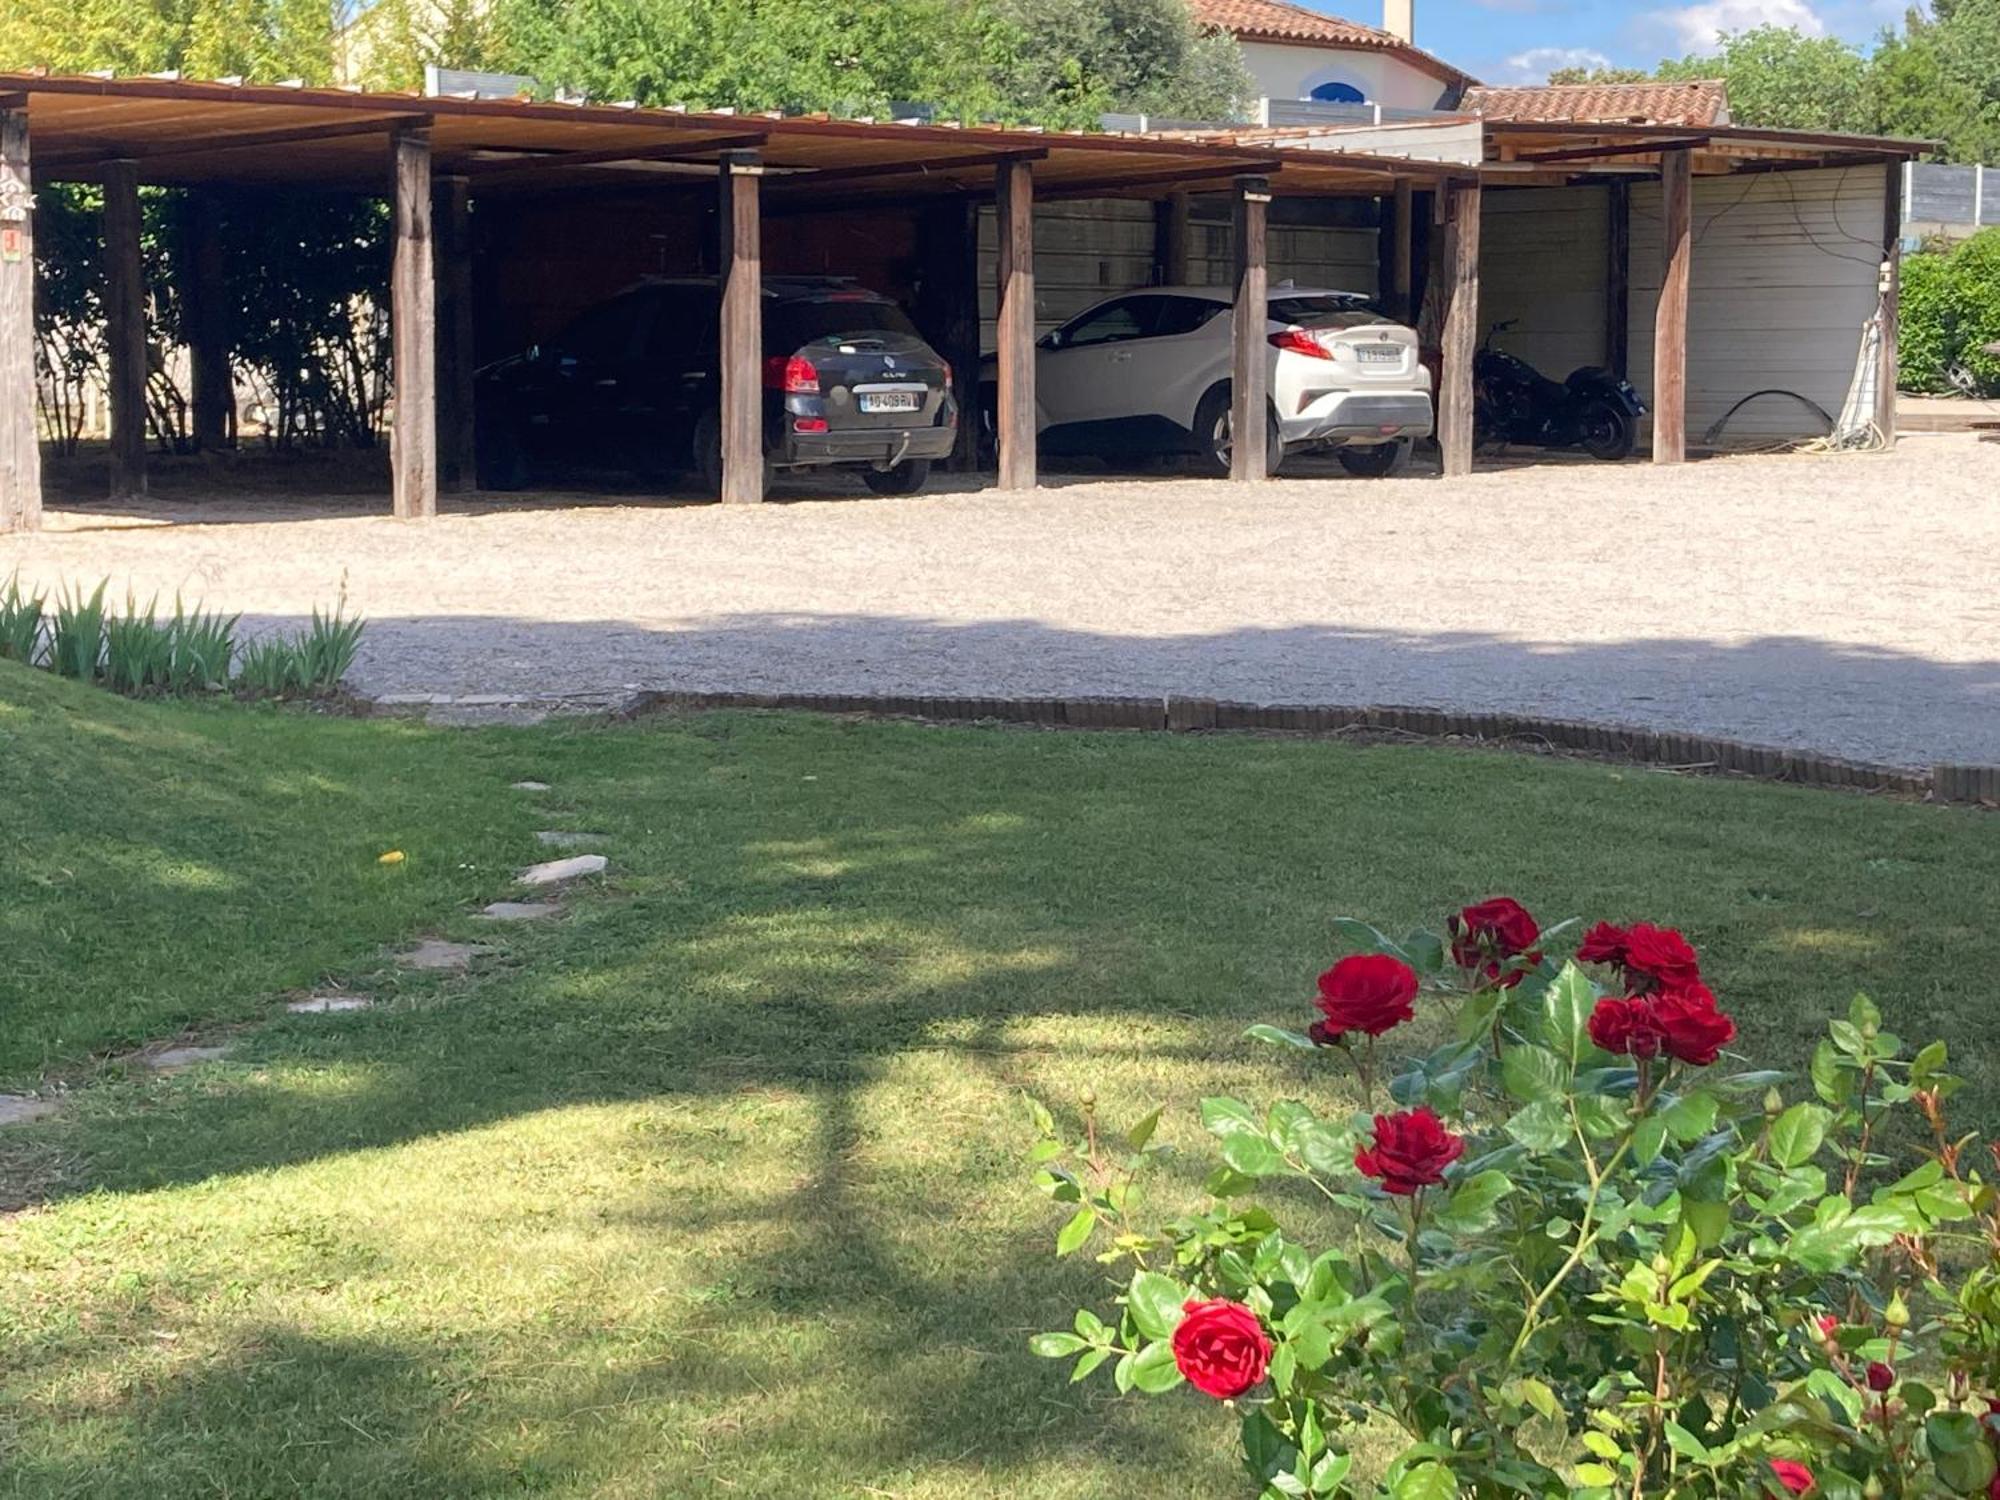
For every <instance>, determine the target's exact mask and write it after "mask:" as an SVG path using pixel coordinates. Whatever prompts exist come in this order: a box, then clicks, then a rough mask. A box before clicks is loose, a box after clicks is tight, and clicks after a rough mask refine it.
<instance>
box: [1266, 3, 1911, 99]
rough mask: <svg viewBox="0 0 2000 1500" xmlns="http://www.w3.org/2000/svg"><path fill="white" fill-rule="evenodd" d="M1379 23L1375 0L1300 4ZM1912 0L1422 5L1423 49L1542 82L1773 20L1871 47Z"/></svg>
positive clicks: (1709, 45) (1700, 44) (1642, 61)
mask: <svg viewBox="0 0 2000 1500" xmlns="http://www.w3.org/2000/svg"><path fill="white" fill-rule="evenodd" d="M1303 3H1305V4H1308V5H1313V6H1316V7H1317V8H1318V9H1321V10H1325V11H1328V12H1330V13H1332V14H1334V15H1340V16H1345V17H1347V18H1348V19H1349V20H1352V21H1360V22H1363V23H1365V24H1367V25H1370V26H1379V25H1380V24H1381V22H1382V15H1381V10H1380V7H1379V4H1378V3H1377V0H1303ZM1910 4H1911V0H1416V9H1417V45H1419V46H1420V47H1423V48H1424V49H1426V50H1427V51H1430V52H1434V53H1436V54H1438V55H1439V56H1440V57H1443V58H1445V59H1446V60H1447V61H1449V62H1452V63H1456V64H1457V65H1458V66H1459V67H1461V68H1464V69H1465V70H1466V71H1468V72H1470V73H1472V74H1474V75H1476V76H1478V77H1480V78H1483V79H1485V80H1487V81H1488V82H1490V83H1540V82H1541V81H1543V79H1545V78H1546V77H1547V76H1548V73H1549V70H1550V69H1552V68H1561V67H1569V66H1572V65H1576V66H1583V67H1598V66H1603V65H1605V64H1616V65H1618V66H1621V67H1648V68H1649V67H1651V66H1653V65H1654V64H1655V63H1657V62H1658V61H1659V60H1660V59H1661V58H1663V57H1680V56H1683V55H1685V54H1687V53H1689V52H1707V51H1712V50H1713V49H1714V46H1715V37H1716V33H1717V32H1719V31H1743V30H1747V29H1749V28H1750V27H1753V26H1761V25H1764V24H1766V23H1774V24H1776V25H1780V26H1796V27H1798V28H1799V29H1800V30H1802V31H1805V32H1807V33H1809V34H1812V35H1816V36H1840V37H1846V38H1847V39H1849V40H1850V41H1855V42H1860V43H1863V44H1866V43H1867V42H1869V41H1870V40H1871V39H1872V38H1873V37H1874V36H1875V35H1876V33H1878V32H1879V31H1881V29H1882V28H1883V27H1884V26H1890V25H1894V24H1896V23H1897V22H1899V21H1900V20H1901V18H1902V15H1903V12H1904V11H1905V10H1906V9H1908V7H1909V5H1910Z"/></svg>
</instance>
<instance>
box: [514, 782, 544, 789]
mask: <svg viewBox="0 0 2000 1500" xmlns="http://www.w3.org/2000/svg"><path fill="white" fill-rule="evenodd" d="M548 789H549V784H548V783H547V782H546V781H517V782H515V783H514V790H515V791H517V792H546V791H547V790H548Z"/></svg>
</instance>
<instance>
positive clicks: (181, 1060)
mask: <svg viewBox="0 0 2000 1500" xmlns="http://www.w3.org/2000/svg"><path fill="white" fill-rule="evenodd" d="M228 1055H229V1049H228V1048H227V1047H168V1048H166V1049H165V1050H163V1051H160V1052H149V1053H144V1054H142V1055H141V1057H140V1061H142V1062H143V1063H144V1064H145V1065H146V1066H147V1067H149V1068H151V1069H152V1070H153V1071H154V1072H155V1073H179V1072H182V1071H184V1070H185V1069H188V1068H192V1067H195V1066H196V1065H198V1064H200V1063H206V1062H220V1061H222V1059H223V1058H225V1057H227V1056H228Z"/></svg>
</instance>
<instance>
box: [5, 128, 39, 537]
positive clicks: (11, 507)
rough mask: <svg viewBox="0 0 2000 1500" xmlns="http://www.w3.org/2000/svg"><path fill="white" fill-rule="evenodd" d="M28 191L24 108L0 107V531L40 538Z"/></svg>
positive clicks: (30, 180) (31, 217)
mask: <svg viewBox="0 0 2000 1500" xmlns="http://www.w3.org/2000/svg"><path fill="white" fill-rule="evenodd" d="M33 191H34V174H33V172H32V171H31V170H30V169H29V163H28V108H27V103H26V101H25V100H22V101H20V102H18V103H15V102H10V101H0V532H5V531H37V530H40V529H41V524H42V453H41V448H40V446H39V445H38V444H37V442H36V440H35V220H34V211H33V208H32V206H31V205H32V203H33V201H34V199H33Z"/></svg>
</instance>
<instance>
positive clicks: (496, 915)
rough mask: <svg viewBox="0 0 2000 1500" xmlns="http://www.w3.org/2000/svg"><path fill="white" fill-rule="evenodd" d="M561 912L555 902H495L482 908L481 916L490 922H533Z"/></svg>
mask: <svg viewBox="0 0 2000 1500" xmlns="http://www.w3.org/2000/svg"><path fill="white" fill-rule="evenodd" d="M561 910H562V908H561V907H560V906H557V905H556V904H555V903H554V902H553V901H495V902H494V903H493V904H492V905H491V906H487V907H482V908H481V909H480V912H479V915H480V916H482V917H484V918H485V919H486V920H487V921H489V922H533V921H536V920H538V919H539V918H542V917H553V916H554V915H555V914H556V913H557V912H559V911H561Z"/></svg>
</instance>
